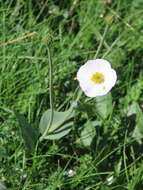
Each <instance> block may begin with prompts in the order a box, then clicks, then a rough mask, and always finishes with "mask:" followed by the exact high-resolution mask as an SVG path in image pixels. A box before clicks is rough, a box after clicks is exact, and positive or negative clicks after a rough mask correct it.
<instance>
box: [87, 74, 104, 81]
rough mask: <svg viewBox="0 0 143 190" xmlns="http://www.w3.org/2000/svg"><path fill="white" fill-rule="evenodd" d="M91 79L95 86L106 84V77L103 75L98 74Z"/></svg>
mask: <svg viewBox="0 0 143 190" xmlns="http://www.w3.org/2000/svg"><path fill="white" fill-rule="evenodd" d="M90 79H91V81H92V82H94V84H100V83H102V82H104V75H103V74H102V73H98V72H96V73H94V74H93V75H92V76H91V78H90Z"/></svg>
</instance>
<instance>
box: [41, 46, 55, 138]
mask: <svg viewBox="0 0 143 190" xmlns="http://www.w3.org/2000/svg"><path fill="white" fill-rule="evenodd" d="M47 52H48V62H49V99H50V110H51V112H50V121H49V123H48V127H47V128H46V130H45V131H44V133H43V135H42V136H41V137H40V141H42V140H43V139H44V138H45V136H46V135H47V133H48V130H49V129H50V126H51V124H52V122H53V116H54V106H53V78H52V77H53V76H52V72H53V69H52V59H51V52H50V48H49V47H48V46H47Z"/></svg>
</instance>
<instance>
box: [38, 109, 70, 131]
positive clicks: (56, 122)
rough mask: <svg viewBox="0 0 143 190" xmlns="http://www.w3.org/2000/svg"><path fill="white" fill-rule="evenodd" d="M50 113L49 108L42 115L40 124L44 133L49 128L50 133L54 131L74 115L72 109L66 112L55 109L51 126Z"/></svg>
mask: <svg viewBox="0 0 143 190" xmlns="http://www.w3.org/2000/svg"><path fill="white" fill-rule="evenodd" d="M50 114H51V110H50V109H49V110H47V111H45V112H44V114H43V115H42V117H41V120H40V124H39V128H40V132H41V134H43V133H44V132H45V130H47V128H49V129H48V133H51V132H53V131H54V130H56V129H57V128H59V127H60V126H62V125H63V124H64V122H65V121H67V120H68V119H70V118H72V117H73V114H72V110H71V109H69V110H68V111H65V112H57V111H54V113H53V120H52V123H51V126H49V123H50Z"/></svg>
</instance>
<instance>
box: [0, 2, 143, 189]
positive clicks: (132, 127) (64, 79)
mask: <svg viewBox="0 0 143 190" xmlns="http://www.w3.org/2000/svg"><path fill="white" fill-rule="evenodd" d="M107 2H108V1H107V0H102V1H101V0H97V1H95V0H70V1H66V0H61V1H57V0H53V1H46V0H45V1H34V0H33V1H32V0H25V1H24V0H16V1H14V0H10V1H9V0H6V1H4V0H2V1H1V2H0V4H1V6H0V18H1V19H0V20H1V22H0V72H1V74H0V190H1V189H2V190H4V189H10V190H113V189H114V190H126V189H128V190H141V189H142V188H143V145H142V137H143V130H142V127H143V123H142V122H141V121H142V120H143V115H142V112H141V109H142V108H143V96H142V92H143V72H142V69H143V66H142V64H143V56H142V52H143V4H142V0H124V1H123V0H112V1H111V3H107ZM107 25H108V27H109V29H108V31H107V34H106V36H105V39H104V43H103V46H102V48H101V50H100V51H99V54H98V57H99V58H101V57H104V58H105V59H107V60H108V61H110V62H111V63H112V67H113V68H115V70H116V71H117V74H118V81H117V84H116V86H115V87H114V88H113V90H112V92H111V93H112V100H113V105H114V106H113V107H114V109H113V112H112V114H110V116H109V117H108V118H107V119H106V120H105V121H104V122H102V125H100V126H96V128H95V136H94V138H93V140H92V143H91V145H90V146H88V147H86V146H84V144H83V142H82V141H81V132H82V130H83V128H84V127H85V126H86V122H87V121H90V120H92V121H95V120H96V121H97V120H98V121H99V122H101V119H100V118H99V117H98V116H97V115H96V109H95V100H94V99H91V100H88V101H87V102H86V104H84V103H83V102H85V99H86V97H85V96H84V95H83V96H82V98H81V99H80V101H79V107H78V109H77V110H76V114H75V117H74V125H73V127H72V130H71V132H70V133H69V134H68V135H66V136H65V137H63V138H62V139H60V140H57V141H56V140H55V141H50V140H49V141H48V140H44V141H42V142H40V143H39V145H38V148H37V152H36V153H35V154H34V155H33V154H29V153H27V151H26V149H25V146H24V143H23V140H22V137H21V132H20V127H19V123H18V121H17V119H16V117H15V115H14V114H13V111H14V110H16V111H18V112H19V113H21V114H23V115H25V116H26V118H28V120H29V122H30V123H34V124H35V126H38V123H39V120H40V117H41V115H42V113H43V112H44V111H45V110H47V109H48V108H49V106H50V104H49V78H48V72H49V66H48V54H47V44H48V45H49V44H50V49H51V56H52V62H53V90H54V108H55V109H58V108H60V107H61V109H60V110H61V111H63V110H65V109H66V108H67V107H68V106H69V104H70V102H71V101H72V98H73V94H74V92H75V89H76V88H77V86H78V82H77V81H76V80H75V77H76V73H77V71H78V68H79V67H80V66H81V65H82V64H84V63H85V62H86V61H87V60H89V59H93V57H94V56H95V55H96V52H97V49H98V47H99V44H100V42H101V40H102V38H103V33H104V31H105V28H106V26H107ZM33 32H35V33H34V34H33V36H31V37H30V36H26V35H27V34H28V35H30V34H31V33H33ZM23 36H26V37H25V39H23ZM16 39H17V40H16ZM12 40H15V41H12ZM10 41H11V43H10ZM7 42H8V43H7ZM3 43H6V44H5V45H4V44H3ZM134 103H137V104H138V105H139V108H138V111H137V112H135V110H134V109H133V106H132V105H133V104H134ZM131 106H132V107H131ZM129 112H131V114H130V113H129ZM138 130H139V131H138ZM70 169H71V170H74V172H76V174H75V175H74V176H73V177H68V171H69V170H70ZM111 176H113V181H112V183H111V184H109V182H108V180H107V179H108V178H109V177H111ZM2 186H3V187H2Z"/></svg>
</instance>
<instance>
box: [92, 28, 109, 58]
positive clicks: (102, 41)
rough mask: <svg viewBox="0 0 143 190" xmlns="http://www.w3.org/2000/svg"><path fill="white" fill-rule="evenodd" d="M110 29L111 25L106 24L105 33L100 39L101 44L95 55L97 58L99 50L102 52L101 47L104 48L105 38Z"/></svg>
mask: <svg viewBox="0 0 143 190" xmlns="http://www.w3.org/2000/svg"><path fill="white" fill-rule="evenodd" d="M108 29H109V25H106V27H105V30H104V33H103V37H102V39H101V41H100V44H99V46H98V49H97V51H96V54H95V56H94V59H96V58H97V56H98V55H99V52H100V50H101V48H102V46H103V43H104V39H105V36H106V34H107V31H108Z"/></svg>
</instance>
